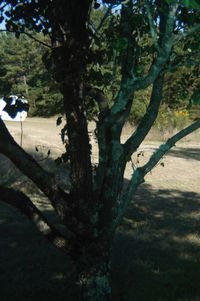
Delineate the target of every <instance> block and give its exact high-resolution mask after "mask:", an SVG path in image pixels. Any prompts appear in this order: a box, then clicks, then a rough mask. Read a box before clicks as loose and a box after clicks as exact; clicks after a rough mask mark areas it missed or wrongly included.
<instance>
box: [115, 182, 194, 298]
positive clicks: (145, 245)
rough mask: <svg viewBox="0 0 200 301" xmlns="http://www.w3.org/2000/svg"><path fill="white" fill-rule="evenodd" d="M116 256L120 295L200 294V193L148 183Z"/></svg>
mask: <svg viewBox="0 0 200 301" xmlns="http://www.w3.org/2000/svg"><path fill="white" fill-rule="evenodd" d="M112 262H113V263H112V279H113V283H114V284H113V290H114V299H113V300H115V301H132V300H134V301H168V300H169V301H197V300H200V299H199V296H200V286H199V283H200V195H199V194H196V193H193V192H182V191H178V190H158V191H155V190H153V189H152V188H151V186H149V185H143V186H142V187H141V188H140V190H139V191H138V193H137V195H136V197H135V199H134V201H133V202H132V203H131V204H130V206H129V208H128V210H127V213H126V216H125V218H124V220H123V223H122V225H121V226H120V227H119V229H118V233H117V235H116V239H115V242H114V246H113V261H112Z"/></svg>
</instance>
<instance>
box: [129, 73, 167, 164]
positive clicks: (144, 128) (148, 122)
mask: <svg viewBox="0 0 200 301" xmlns="http://www.w3.org/2000/svg"><path fill="white" fill-rule="evenodd" d="M163 81H164V75H163V74H162V75H160V76H158V78H157V79H156V80H155V81H154V83H153V88H152V92H151V98H150V103H149V106H148V108H147V111H146V113H145V115H144V116H143V118H142V120H141V121H140V123H139V125H138V127H137V129H136V130H135V132H134V133H133V134H132V136H131V137H130V138H129V139H128V140H127V141H126V142H125V144H124V147H125V153H126V157H127V160H129V159H130V157H131V155H132V154H133V153H134V152H135V151H136V149H137V148H138V147H139V146H140V144H141V143H142V141H143V140H144V138H145V137H146V135H147V134H148V132H149V130H150V129H151V127H152V125H153V123H154V121H155V120H156V117H157V115H158V111H159V107H160V103H161V100H162V90H163Z"/></svg>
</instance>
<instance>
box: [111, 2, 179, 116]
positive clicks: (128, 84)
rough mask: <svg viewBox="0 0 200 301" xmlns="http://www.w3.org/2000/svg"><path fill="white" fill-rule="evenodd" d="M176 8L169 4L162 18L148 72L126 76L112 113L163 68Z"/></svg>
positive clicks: (124, 104) (167, 53) (172, 37)
mask: <svg viewBox="0 0 200 301" xmlns="http://www.w3.org/2000/svg"><path fill="white" fill-rule="evenodd" d="M176 10H177V5H173V6H170V10H169V12H168V15H167V17H166V20H164V22H165V26H164V32H162V31H161V32H160V36H159V52H158V54H157V57H156V59H155V60H153V62H152V64H151V66H150V69H149V72H148V74H147V75H145V76H143V77H134V76H132V78H130V77H128V78H127V79H126V81H124V82H123V83H122V85H121V88H120V91H119V93H118V95H117V97H116V100H115V103H114V105H113V107H112V108H111V113H112V115H115V114H117V113H119V112H121V111H123V110H124V108H125V106H126V104H127V102H128V101H129V99H130V97H131V96H132V95H133V93H134V91H137V90H142V89H145V88H147V87H148V86H149V85H151V84H152V83H153V82H154V81H155V79H156V78H157V77H158V75H159V73H160V72H161V71H162V70H163V69H164V66H165V64H166V62H167V61H168V59H169V57H170V53H171V49H172V46H173V40H174V34H173V30H174V21H175V14H176Z"/></svg>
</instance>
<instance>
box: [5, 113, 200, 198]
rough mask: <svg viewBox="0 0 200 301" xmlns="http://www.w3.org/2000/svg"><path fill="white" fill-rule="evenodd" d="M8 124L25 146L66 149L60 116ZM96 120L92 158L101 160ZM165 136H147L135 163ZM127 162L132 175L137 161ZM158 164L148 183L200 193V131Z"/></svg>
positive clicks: (128, 173) (55, 152)
mask: <svg viewBox="0 0 200 301" xmlns="http://www.w3.org/2000/svg"><path fill="white" fill-rule="evenodd" d="M6 125H7V127H8V128H9V130H10V132H11V133H12V134H13V136H14V137H15V139H16V140H17V141H18V142H19V143H20V142H21V138H22V145H23V147H24V148H25V149H27V150H30V149H32V150H33V151H35V147H37V149H38V150H39V153H40V152H41V153H45V152H48V149H50V150H51V156H53V157H56V156H57V155H59V154H61V153H62V151H63V150H64V147H63V144H62V142H61V139H60V135H59V134H60V130H61V128H62V125H60V126H59V127H57V126H56V118H48V119H45V118H27V119H26V120H25V121H24V122H23V128H22V129H21V125H20V123H18V122H6ZM94 127H95V125H94V123H91V124H90V125H89V130H90V137H91V143H92V148H93V153H92V162H93V163H96V162H97V161H98V148H97V145H96V143H95V138H94V134H93V132H94ZM132 131H133V128H132V127H131V126H127V127H126V128H125V130H124V131H123V135H122V141H125V140H126V139H127V138H128V136H129V135H130V134H131V132H132ZM161 140H162V137H161V136H160V135H159V134H158V133H157V132H156V131H155V130H152V131H151V132H150V134H149V135H148V137H147V139H146V140H145V141H144V143H143V144H142V145H141V147H140V148H139V149H138V152H137V153H139V152H140V151H143V152H144V156H140V158H141V159H140V162H137V154H135V155H134V156H133V162H132V163H133V164H134V166H138V165H142V164H143V163H144V162H145V161H146V160H147V159H148V158H149V156H150V155H151V154H152V152H153V151H154V150H155V148H156V147H158V146H159V145H160V143H162V141H161ZM132 163H130V164H128V166H127V169H126V173H125V177H126V178H127V179H129V178H130V176H131V174H132V171H133V168H134V166H133V164H132ZM161 163H162V164H161V165H160V164H158V166H157V167H156V168H154V170H153V171H152V172H151V173H150V174H149V175H147V176H146V179H145V181H146V184H150V185H151V186H152V188H155V189H179V190H181V191H193V192H196V193H200V131H199V130H198V131H196V132H195V133H193V134H191V135H189V136H188V137H186V138H184V139H183V140H182V141H180V142H179V143H178V144H177V145H176V147H174V148H173V149H172V150H171V151H170V152H169V153H168V154H167V155H166V156H165V158H164V159H163V160H162V161H161ZM163 165H164V166H163Z"/></svg>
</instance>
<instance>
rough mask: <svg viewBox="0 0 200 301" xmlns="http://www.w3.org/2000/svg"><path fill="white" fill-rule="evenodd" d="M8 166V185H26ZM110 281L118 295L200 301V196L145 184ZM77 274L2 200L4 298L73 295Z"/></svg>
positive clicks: (125, 300) (136, 300) (0, 277)
mask: <svg viewBox="0 0 200 301" xmlns="http://www.w3.org/2000/svg"><path fill="white" fill-rule="evenodd" d="M179 156H180V154H179ZM191 159H192V157H191ZM6 164H9V163H8V161H5V165H4V166H3V164H1V167H2V166H3V169H2V168H1V171H0V172H1V173H2V175H4V176H5V175H6V174H5V172H3V171H6V170H8V171H10V172H11V171H12V172H11V174H8V176H7V178H8V184H9V185H12V186H13V185H14V187H15V188H20V189H21V188H22V189H23V188H24V186H25V184H26V183H24V181H23V179H24V178H23V177H22V178H21V175H20V174H18V173H17V174H16V171H15V170H14V169H9V165H6ZM11 167H12V166H11ZM12 168H13V167H12ZM10 176H12V177H10ZM1 180H2V178H1ZM27 185H29V184H27ZM28 187H29V186H28ZM26 189H28V193H29V194H32V193H33V194H34V193H35V190H34V188H32V186H30V187H29V188H26ZM38 196H39V200H38V201H37V202H38V204H39V205H40V206H42V208H43V211H44V213H45V214H46V215H47V216H48V217H49V218H50V219H53V220H54V222H56V220H55V216H54V214H53V213H52V211H50V210H49V209H47V207H46V205H45V200H44V199H43V198H42V195H41V194H39V195H38ZM112 279H113V292H114V299H113V301H197V300H200V298H199V296H200V286H199V283H200V195H199V194H196V193H194V192H183V191H179V190H155V189H153V188H152V187H151V186H150V185H146V184H144V185H143V186H141V188H140V189H139V191H138V193H137V195H136V196H135V198H134V200H133V201H132V203H131V204H130V206H129V208H128V210H127V213H126V216H125V218H124V220H123V223H122V224H121V226H120V227H119V229H118V232H117V235H116V239H115V241H114V244H113V251H112ZM72 280H73V273H72V267H71V263H70V261H69V260H68V258H67V257H66V256H64V254H62V253H60V252H58V251H57V250H56V249H55V248H54V247H52V246H51V245H50V244H49V243H48V242H46V241H45V240H44V238H43V237H42V236H41V235H40V233H39V232H38V231H37V230H36V228H35V226H34V225H33V224H32V223H31V222H30V221H29V220H28V219H26V218H24V217H23V216H22V215H21V214H20V213H19V212H18V211H17V210H15V209H14V208H12V207H9V206H7V205H5V204H2V203H0V300H1V301H18V300H20V301H25V300H26V301H35V300H38V301H51V300H52V301H55V300H56V301H61V300H62V301H63V300H69V301H75V298H74V297H73V281H72ZM76 301H77V300H76Z"/></svg>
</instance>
